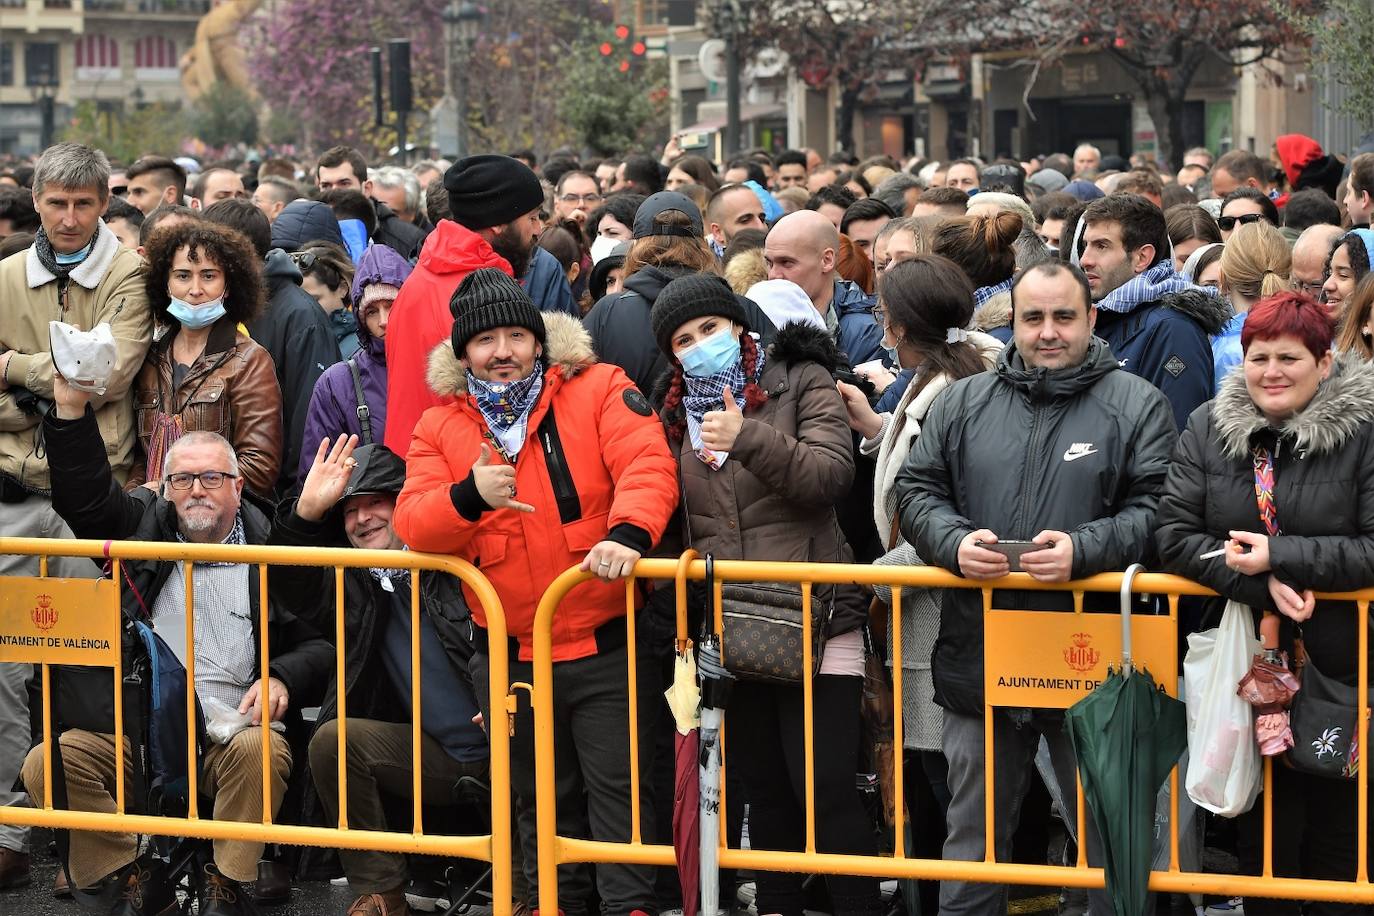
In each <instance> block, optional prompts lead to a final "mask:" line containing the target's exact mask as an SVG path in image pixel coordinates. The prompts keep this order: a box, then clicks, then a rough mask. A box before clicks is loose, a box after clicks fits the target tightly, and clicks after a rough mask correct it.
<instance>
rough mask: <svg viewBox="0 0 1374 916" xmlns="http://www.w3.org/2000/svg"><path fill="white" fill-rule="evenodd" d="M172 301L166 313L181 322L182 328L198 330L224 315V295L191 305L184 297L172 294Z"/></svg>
mask: <svg viewBox="0 0 1374 916" xmlns="http://www.w3.org/2000/svg"><path fill="white" fill-rule="evenodd" d="M171 298H172V302H171V304H170V305H168V306H167V313H168V314H169V315H171V316H172V317H173V318H175V319H176V320H177V321H178V322H180V323H181V326H182V327H183V328H187V329H189V330H192V331H199V330H200V329H201V328H208V327H209V326H210V325H212V324H214V323H215V322H216V321H219V320H220V319H221V318H223V317H224V297H223V296H220V297H219V298H218V299H211V300H210V301H209V302H202V303H201V304H200V305H192V304H191V303H189V302H187V301H186V300H184V299H178V298H177V297H176V296H172V297H171Z"/></svg>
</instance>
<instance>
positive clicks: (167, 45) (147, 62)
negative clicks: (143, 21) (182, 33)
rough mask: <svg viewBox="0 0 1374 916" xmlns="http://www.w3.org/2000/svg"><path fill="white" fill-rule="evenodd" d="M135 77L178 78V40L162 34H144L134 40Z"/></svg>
mask: <svg viewBox="0 0 1374 916" xmlns="http://www.w3.org/2000/svg"><path fill="white" fill-rule="evenodd" d="M134 78H135V79H152V80H174V79H177V78H178V74H177V45H176V42H174V41H172V40H171V39H168V38H163V37H162V36H161V35H144V36H143V37H142V38H140V39H139V40H138V41H136V42H134Z"/></svg>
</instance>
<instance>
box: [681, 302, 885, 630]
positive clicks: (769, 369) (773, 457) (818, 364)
mask: <svg viewBox="0 0 1374 916" xmlns="http://www.w3.org/2000/svg"><path fill="white" fill-rule="evenodd" d="M839 362H840V357H839V354H838V352H837V351H836V349H835V345H834V343H833V341H832V340H831V339H830V336H829V335H828V334H826V333H825V332H823V331H819V330H813V329H812V328H810V327H808V326H804V325H799V324H790V325H788V326H786V327H785V328H783V329H782V330H780V331H779V332H778V334H777V337H776V338H775V340H774V343H773V345H772V347H771V348H770V350H769V354H768V360H767V362H766V363H765V365H764V369H763V377H762V378H761V379H760V386H761V387H762V388H763V390H764V391H765V392H767V394H768V400H767V401H765V402H764V403H763V404H762V405H761V406H759V407H757V408H748V409H746V410H745V412H744V425H743V426H742V427H741V428H740V432H739V436H738V438H736V439H735V446H734V448H732V449H731V450H730V457H729V460H727V461H726V462H725V465H724V466H723V467H722V468H721V469H720V470H719V471H713V470H711V469H710V468H708V467H707V466H706V465H705V464H704V463H703V462H702V461H701V460H700V459H699V458H697V456H696V454H695V452H694V451H693V449H692V443H691V440H690V438H689V437H688V436H686V435H684V436H683V438H682V440H681V441H679V442H674V443H673V449H674V451H675V452H676V454H677V457H678V466H679V468H680V471H681V474H682V487H683V493H684V500H685V503H686V508H687V511H688V512H689V513H690V517H691V521H690V525H691V539H690V540H691V546H692V547H693V548H695V549H696V550H698V551H700V552H701V553H703V554H705V553H706V552H707V551H710V552H711V553H713V554H714V555H715V556H716V558H717V559H721V560H775V561H795V562H811V563H834V562H841V563H852V562H853V553H852V552H851V551H850V549H849V545H848V544H847V543H846V542H845V539H844V535H843V533H842V532H841V531H840V526H839V523H838V521H837V520H836V517H835V509H834V506H835V503H836V502H837V501H838V500H840V499H843V498H844V497H845V496H846V495H847V494H848V493H849V489H850V485H851V484H852V483H853V480H854V446H853V434H852V433H851V432H850V430H849V420H848V416H847V415H846V413H845V409H844V401H843V400H842V399H841V398H840V393H839V392H838V391H837V390H836V389H835V381H834V379H833V378H832V377H831V375H830V369H831V368H832V367H833V366H835V365H838V364H839ZM665 419H666V420H667V421H668V422H669V423H671V422H672V421H673V420H674V419H675V417H665ZM816 594H817V595H818V596H819V597H820V598H821V599H822V600H825V599H826V598H827V597H828V594H829V589H828V588H826V587H824V586H822V587H819V588H818V589H817V592H816ZM867 616H868V614H867V602H866V600H865V599H864V597H863V594H862V593H861V592H860V590H859V588H858V587H857V586H840V587H839V588H837V589H836V592H835V613H834V616H833V617H832V618H831V624H830V635H831V636H838V635H840V634H841V633H847V632H849V631H850V630H853V629H856V628H857V627H859V626H860V625H861V624H863V623H864V621H865V620H867Z"/></svg>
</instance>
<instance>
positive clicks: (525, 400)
mask: <svg viewBox="0 0 1374 916" xmlns="http://www.w3.org/2000/svg"><path fill="white" fill-rule="evenodd" d="M467 375H468V391H469V392H470V393H471V394H472V398H473V400H474V401H476V402H477V409H478V410H479V411H481V413H482V418H483V419H485V420H486V421H487V426H488V427H489V428H490V429H491V432H492V435H494V436H495V437H496V441H497V442H498V443H499V444H500V446H501V448H502V450H503V451H504V452H505V453H506V458H507V459H508V460H510V461H514V460H515V456H516V455H518V454H520V449H521V447H522V446H524V444H525V427H526V425H527V424H528V423H529V419H530V411H531V410H533V409H534V405H535V404H537V403H538V402H539V393H540V392H541V391H543V390H544V361H543V360H542V359H538V360H535V363H534V371H533V372H531V373H530V374H529V375H528V376H526V377H525V378H522V379H520V380H518V381H514V382H506V383H504V384H500V383H493V382H484V381H482V380H481V379H479V378H478V377H477V376H475V375H473V374H472V371H471V370H468V374H467Z"/></svg>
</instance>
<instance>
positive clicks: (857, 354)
mask: <svg viewBox="0 0 1374 916" xmlns="http://www.w3.org/2000/svg"><path fill="white" fill-rule="evenodd" d="M877 302H878V299H877V297H876V296H870V295H868V293H865V292H864V291H863V290H862V289H860V288H859V285H858V284H857V283H854V282H853V281H851V280H836V281H835V297H834V298H833V299H831V300H830V307H831V308H833V309H836V314H837V315H838V316H839V319H840V335H839V340H838V341H836V343H838V344H839V345H840V349H841V350H843V351H844V352H845V355H846V356H848V357H849V365H850V366H851V367H852V366H858V365H860V364H862V363H866V362H870V361H871V360H875V359H881V360H882V361H883V363H884V364H886V363H887V351H886V350H884V349H883V329H882V328H880V327H878V323H877V322H876V321H874V320H873V306H874V305H876V304H877Z"/></svg>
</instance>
